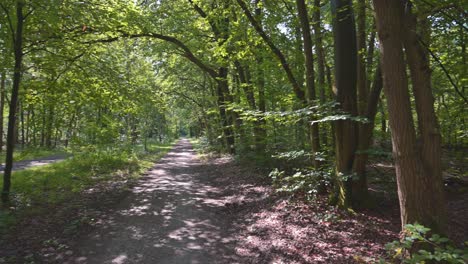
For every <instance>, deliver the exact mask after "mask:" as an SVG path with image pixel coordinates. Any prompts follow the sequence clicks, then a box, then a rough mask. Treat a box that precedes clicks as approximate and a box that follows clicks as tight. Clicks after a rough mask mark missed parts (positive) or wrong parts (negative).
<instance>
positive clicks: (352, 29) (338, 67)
mask: <svg viewBox="0 0 468 264" xmlns="http://www.w3.org/2000/svg"><path fill="white" fill-rule="evenodd" d="M331 10H332V15H333V35H334V45H335V85H336V90H337V95H336V101H337V102H338V103H339V105H338V109H339V110H341V111H343V112H344V113H347V114H349V115H350V116H356V115H357V91H356V76H357V68H356V59H357V48H356V26H355V24H354V13H353V9H352V1H351V0H331ZM357 136H358V130H357V124H356V122H354V121H352V120H349V119H348V120H339V121H336V124H335V142H336V147H335V156H336V157H335V159H336V161H335V162H336V175H335V179H334V181H335V188H336V190H335V194H334V196H335V197H333V202H335V203H336V204H337V205H339V206H341V207H349V206H352V199H351V198H352V193H351V192H352V177H351V175H352V168H353V162H354V157H355V152H356V147H357V144H356V142H357Z"/></svg>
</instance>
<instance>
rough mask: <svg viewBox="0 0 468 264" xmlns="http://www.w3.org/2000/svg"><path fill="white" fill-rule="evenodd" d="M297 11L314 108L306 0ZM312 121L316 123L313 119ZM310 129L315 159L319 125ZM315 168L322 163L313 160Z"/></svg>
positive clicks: (299, 2) (309, 99) (299, 1)
mask: <svg viewBox="0 0 468 264" xmlns="http://www.w3.org/2000/svg"><path fill="white" fill-rule="evenodd" d="M296 5H297V11H298V16H299V21H300V24H301V32H302V39H303V42H304V57H305V66H306V88H307V89H306V91H307V92H306V94H307V103H308V105H309V106H313V104H314V103H315V99H316V94H315V73H314V55H313V54H312V36H311V34H310V23H309V15H308V12H307V6H306V4H305V0H296ZM310 121H314V118H313V117H312V118H311V120H310ZM308 128H309V129H310V131H309V134H310V137H311V140H310V141H311V145H312V152H313V153H312V154H313V157H315V153H317V152H319V151H320V131H319V126H318V124H314V125H312V126H309V125H308ZM313 161H314V167H315V168H319V166H320V162H319V161H318V160H317V159H315V158H314V159H313Z"/></svg>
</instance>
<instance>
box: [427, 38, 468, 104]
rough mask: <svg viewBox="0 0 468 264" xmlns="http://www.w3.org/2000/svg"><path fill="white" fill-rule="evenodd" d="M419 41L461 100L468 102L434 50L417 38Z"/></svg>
mask: <svg viewBox="0 0 468 264" xmlns="http://www.w3.org/2000/svg"><path fill="white" fill-rule="evenodd" d="M419 42H421V44H422V46H423V47H424V48H425V49H426V50H427V51H428V52H429V54H431V56H432V58H433V59H434V60H435V61H436V62H437V63H438V64H439V66H440V68H441V69H442V71H443V72H444V73H445V76H447V78H448V80H449V81H450V83H451V84H452V86H453V88H455V91H456V92H457V94H458V95H459V96H460V97H461V98H462V99H463V101H465V103H468V100H467V99H466V97H465V96H464V95H463V93H462V92H461V91H460V89H459V88H458V86H457V84H456V83H455V81H454V80H453V79H452V76H450V73H449V72H448V70H447V68H445V66H444V64H443V63H442V61H441V60H440V59H439V57H437V56H436V55H435V54H434V52H432V50H431V49H430V48H429V47H428V46H427V45H426V43H424V41H423V40H422V39H421V38H419Z"/></svg>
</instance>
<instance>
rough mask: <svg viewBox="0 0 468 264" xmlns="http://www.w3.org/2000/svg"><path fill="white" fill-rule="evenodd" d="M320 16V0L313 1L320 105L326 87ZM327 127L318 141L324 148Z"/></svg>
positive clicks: (323, 129)
mask: <svg viewBox="0 0 468 264" xmlns="http://www.w3.org/2000/svg"><path fill="white" fill-rule="evenodd" d="M320 17H321V14H320V0H314V12H313V23H312V28H313V29H314V36H315V50H316V53H317V71H318V72H317V73H318V76H317V82H318V88H319V93H320V103H322V104H323V103H325V101H326V92H325V91H326V90H327V88H326V86H325V51H324V48H323V36H322V26H321V18H320ZM327 130H328V129H327V126H326V125H325V126H322V128H321V129H320V131H321V132H322V134H321V136H320V140H322V143H323V145H324V146H327V145H328V140H327Z"/></svg>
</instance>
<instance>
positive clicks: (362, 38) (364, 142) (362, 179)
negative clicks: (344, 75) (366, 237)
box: [353, 0, 380, 203]
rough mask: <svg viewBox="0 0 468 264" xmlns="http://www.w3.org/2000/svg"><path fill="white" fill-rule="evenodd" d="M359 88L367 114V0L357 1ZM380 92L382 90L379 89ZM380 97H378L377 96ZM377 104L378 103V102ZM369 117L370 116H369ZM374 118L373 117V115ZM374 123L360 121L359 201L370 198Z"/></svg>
mask: <svg viewBox="0 0 468 264" xmlns="http://www.w3.org/2000/svg"><path fill="white" fill-rule="evenodd" d="M357 50H358V52H357V82H356V85H357V90H358V113H359V115H360V116H366V115H367V114H368V113H367V104H368V102H367V100H368V90H367V74H366V63H365V52H366V1H365V0H358V1H357ZM379 94H380V91H379ZM377 98H378V97H377ZM376 106H377V103H376ZM368 118H369V116H368ZM372 118H373V117H372ZM370 124H372V125H374V122H373V121H372V122H370V123H359V124H358V129H359V136H358V147H357V152H356V157H355V165H354V173H355V174H356V176H357V180H355V181H354V182H353V198H354V199H356V200H357V202H359V203H361V202H365V201H367V200H368V199H367V198H368V191H367V175H366V163H367V154H366V151H367V149H368V148H369V144H370V142H369V139H370V137H371V135H372V128H373V127H372V128H371V130H370V132H369V125H370Z"/></svg>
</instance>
